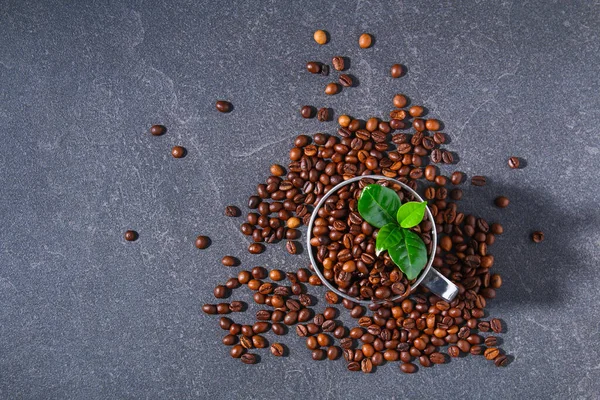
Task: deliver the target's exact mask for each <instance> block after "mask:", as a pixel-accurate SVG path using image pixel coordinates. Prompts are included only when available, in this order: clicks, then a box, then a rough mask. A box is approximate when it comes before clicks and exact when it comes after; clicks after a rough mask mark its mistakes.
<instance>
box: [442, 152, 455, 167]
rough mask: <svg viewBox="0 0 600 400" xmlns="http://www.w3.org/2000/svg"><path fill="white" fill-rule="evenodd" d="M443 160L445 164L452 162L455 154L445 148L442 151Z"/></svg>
mask: <svg viewBox="0 0 600 400" xmlns="http://www.w3.org/2000/svg"><path fill="white" fill-rule="evenodd" d="M442 161H443V162H444V164H452V163H453V162H454V156H453V155H452V153H450V152H449V151H446V150H444V151H443V152H442Z"/></svg>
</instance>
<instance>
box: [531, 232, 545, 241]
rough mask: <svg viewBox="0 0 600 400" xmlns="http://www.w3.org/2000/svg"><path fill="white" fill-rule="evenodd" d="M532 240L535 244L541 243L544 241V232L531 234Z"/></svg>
mask: <svg viewBox="0 0 600 400" xmlns="http://www.w3.org/2000/svg"><path fill="white" fill-rule="evenodd" d="M531 240H533V241H534V242H535V243H540V242H543V241H544V232H542V231H535V232H533V233H532V234H531Z"/></svg>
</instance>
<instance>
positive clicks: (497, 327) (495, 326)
mask: <svg viewBox="0 0 600 400" xmlns="http://www.w3.org/2000/svg"><path fill="white" fill-rule="evenodd" d="M490 327H491V328H492V330H493V331H494V333H501V332H502V321H500V320H499V319H498V318H493V319H492V320H491V321H490Z"/></svg>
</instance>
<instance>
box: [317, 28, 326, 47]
mask: <svg viewBox="0 0 600 400" xmlns="http://www.w3.org/2000/svg"><path fill="white" fill-rule="evenodd" d="M313 39H314V40H315V42H317V43H318V44H320V45H324V44H326V43H327V41H328V38H327V32H325V31H324V30H322V29H318V30H316V31H315V33H314V34H313Z"/></svg>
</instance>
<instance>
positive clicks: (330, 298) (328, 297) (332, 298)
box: [325, 290, 339, 304]
mask: <svg viewBox="0 0 600 400" xmlns="http://www.w3.org/2000/svg"><path fill="white" fill-rule="evenodd" d="M325 301H326V302H327V303H329V304H337V303H338V301H339V296H338V295H337V294H336V293H335V292H332V291H331V290H328V291H327V292H326V293H325Z"/></svg>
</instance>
